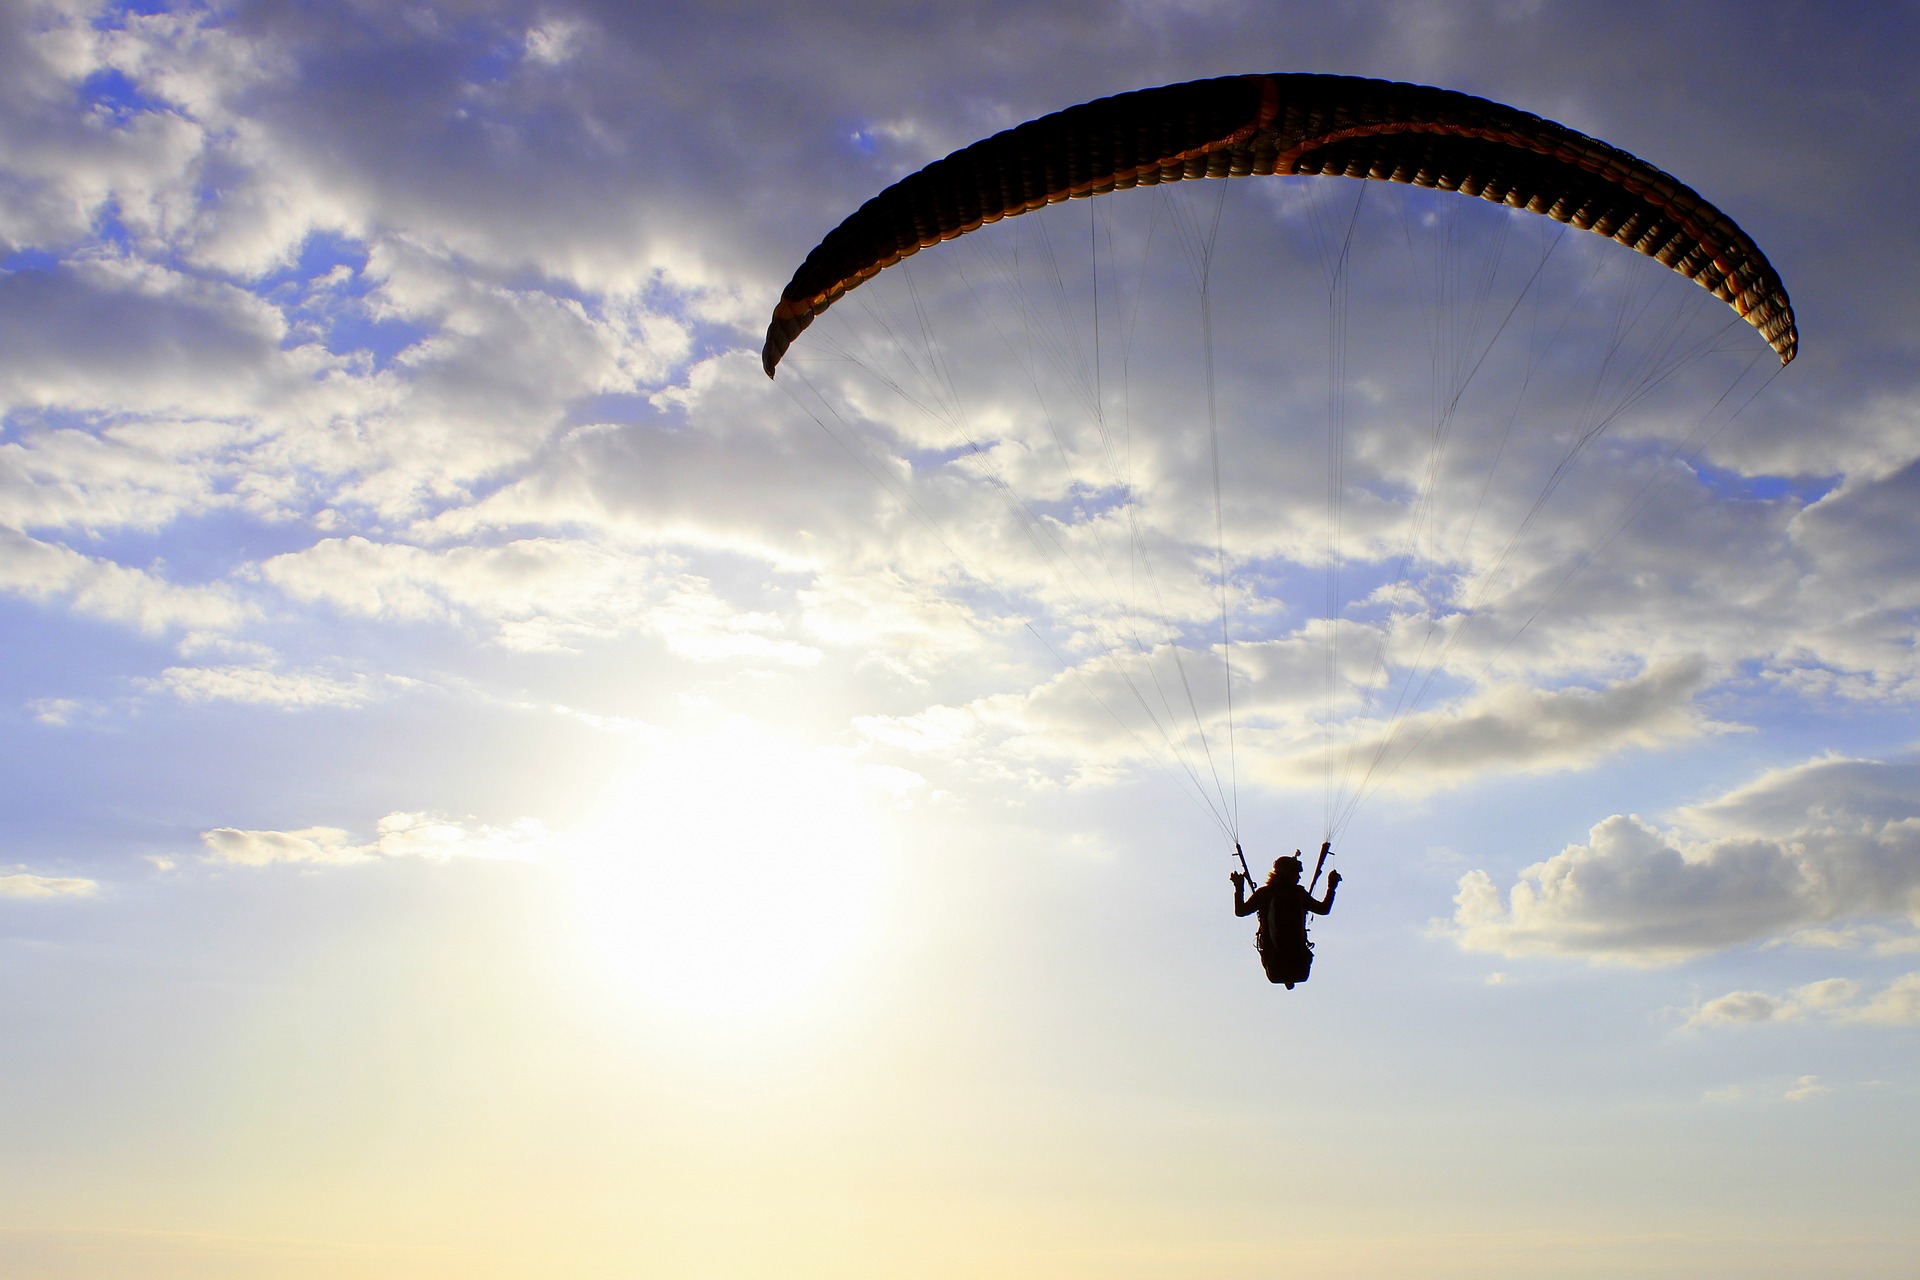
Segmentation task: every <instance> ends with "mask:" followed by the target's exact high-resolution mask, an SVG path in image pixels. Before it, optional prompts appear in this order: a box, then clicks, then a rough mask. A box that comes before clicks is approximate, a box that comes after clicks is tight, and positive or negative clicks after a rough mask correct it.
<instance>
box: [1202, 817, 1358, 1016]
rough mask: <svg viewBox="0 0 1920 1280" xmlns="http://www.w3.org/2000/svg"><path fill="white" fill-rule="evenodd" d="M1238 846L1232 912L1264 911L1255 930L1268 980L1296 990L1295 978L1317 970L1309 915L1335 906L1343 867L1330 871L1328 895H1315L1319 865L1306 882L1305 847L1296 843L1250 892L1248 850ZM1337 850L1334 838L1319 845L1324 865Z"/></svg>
mask: <svg viewBox="0 0 1920 1280" xmlns="http://www.w3.org/2000/svg"><path fill="white" fill-rule="evenodd" d="M1233 852H1234V854H1235V856H1236V857H1238V858H1239V859H1240V866H1241V870H1239V871H1235V872H1231V873H1230V874H1229V875H1228V877H1227V878H1228V879H1230V880H1231V881H1233V914H1234V915H1236V916H1249V915H1254V914H1256V913H1257V914H1258V915H1259V917H1260V927H1259V929H1258V930H1256V931H1255V933H1254V935H1253V942H1254V948H1255V949H1256V950H1257V951H1258V952H1259V953H1260V967H1261V968H1262V969H1264V970H1266V974H1267V981H1268V982H1273V983H1279V984H1281V985H1283V986H1285V987H1286V989H1287V990H1289V991H1291V990H1293V988H1294V984H1296V983H1300V982H1305V981H1306V980H1307V978H1308V977H1309V976H1310V975H1311V974H1312V972H1313V940H1312V939H1311V938H1309V937H1308V936H1307V915H1308V913H1312V914H1313V915H1316V916H1324V915H1328V914H1330V913H1331V912H1332V911H1333V895H1334V894H1335V893H1336V892H1338V890H1339V888H1340V880H1341V876H1340V873H1339V872H1338V871H1334V872H1332V873H1331V874H1330V875H1328V876H1327V896H1326V897H1324V898H1316V897H1314V896H1313V890H1314V889H1315V888H1317V887H1318V886H1319V883H1320V870H1319V867H1315V868H1314V873H1313V880H1314V883H1313V884H1312V885H1310V886H1307V887H1305V888H1302V887H1301V884H1300V874H1301V872H1302V870H1304V868H1303V866H1302V864H1301V862H1300V851H1299V850H1298V849H1296V850H1294V851H1293V854H1292V856H1290V857H1282V858H1275V859H1274V861H1273V870H1272V871H1270V872H1269V873H1268V874H1267V882H1266V883H1265V884H1263V885H1261V886H1260V887H1259V888H1257V889H1255V890H1254V891H1253V892H1252V893H1251V894H1249V893H1247V892H1246V887H1247V881H1248V880H1250V879H1251V878H1252V877H1251V876H1250V875H1249V874H1248V873H1247V871H1246V869H1245V868H1246V865H1247V856H1246V854H1245V853H1243V852H1241V849H1240V846H1239V845H1237V844H1236V845H1235V846H1234V847H1233ZM1332 852H1333V846H1332V845H1331V844H1322V845H1321V846H1320V866H1322V867H1323V866H1325V865H1326V862H1327V857H1328V855H1329V854H1331V853H1332Z"/></svg>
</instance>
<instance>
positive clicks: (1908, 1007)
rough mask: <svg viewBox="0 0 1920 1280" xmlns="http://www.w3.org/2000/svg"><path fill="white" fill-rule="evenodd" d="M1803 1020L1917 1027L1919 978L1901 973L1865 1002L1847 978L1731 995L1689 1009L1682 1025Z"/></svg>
mask: <svg viewBox="0 0 1920 1280" xmlns="http://www.w3.org/2000/svg"><path fill="white" fill-rule="evenodd" d="M1807 1019H1817V1020H1820V1021H1824V1022H1827V1023H1831V1024H1838V1025H1847V1024H1852V1025H1858V1024H1863V1023H1864V1024H1872V1025H1879V1026H1912V1025H1914V1024H1916V1023H1920V973H1908V974H1902V975H1901V976H1900V977H1898V978H1895V979H1893V981H1891V982H1889V983H1887V984H1886V985H1885V986H1883V987H1882V988H1881V989H1880V990H1878V991H1876V992H1874V993H1873V994H1872V995H1871V996H1866V997H1863V996H1862V989H1861V986H1860V984H1859V983H1858V982H1855V981H1854V980H1853V979H1851V978H1827V979H1825V980H1823V981H1820V982H1810V983H1807V984H1806V985H1805V986H1801V987H1796V988H1795V989H1794V990H1793V991H1791V992H1789V993H1788V994H1786V995H1784V996H1775V995H1769V994H1767V993H1766V992H1764V991H1734V992H1730V993H1728V994H1727V995H1724V996H1720V997H1718V998H1716V999H1713V1000H1708V1001H1705V1002H1703V1003H1701V1004H1699V1005H1697V1006H1695V1007H1694V1008H1693V1009H1692V1010H1691V1011H1689V1013H1688V1015H1687V1021H1686V1025H1687V1026H1688V1027H1707V1028H1712V1027H1732V1026H1744V1025H1751V1024H1755V1023H1762V1022H1795V1021H1803V1020H1807Z"/></svg>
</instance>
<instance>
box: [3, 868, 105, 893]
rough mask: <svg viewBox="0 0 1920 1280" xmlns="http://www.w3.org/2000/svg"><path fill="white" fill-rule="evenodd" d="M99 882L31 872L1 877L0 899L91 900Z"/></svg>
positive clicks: (12, 872)
mask: <svg viewBox="0 0 1920 1280" xmlns="http://www.w3.org/2000/svg"><path fill="white" fill-rule="evenodd" d="M99 888H100V886H99V884H98V883H97V882H95V881H92V880H88V879H85V878H83V877H79V876H42V875H35V874H33V873H32V872H30V871H11V872H8V873H6V874H4V875H0V898H89V897H92V896H93V895H94V893H96V892H97V891H98V890H99Z"/></svg>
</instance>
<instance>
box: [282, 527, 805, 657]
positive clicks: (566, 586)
mask: <svg viewBox="0 0 1920 1280" xmlns="http://www.w3.org/2000/svg"><path fill="white" fill-rule="evenodd" d="M259 575H260V577H261V578H263V579H264V580H265V581H267V582H268V583H270V584H272V585H273V586H276V587H278V588H279V589H281V590H282V591H284V592H286V593H287V594H288V595H289V596H291V597H292V598H294V599H296V600H306V601H321V602H324V603H327V604H330V605H332V606H334V607H335V608H338V609H340V610H342V611H343V612H346V613H350V614H355V615H359V616H362V617H370V618H378V619H382V620H385V621H392V622H431V621H451V622H460V623H478V624H480V625H482V626H485V627H487V628H489V629H490V630H492V632H493V638H494V640H495V641H496V643H498V644H500V645H502V646H503V647H505V648H508V649H514V650H520V651H523V652H552V651H562V652H564V651H570V650H572V649H574V648H575V647H577V646H578V645H580V644H581V643H584V642H586V641H590V640H593V639H596V638H605V637H609V636H613V635H618V634H620V633H622V632H630V631H637V632H642V633H645V634H651V635H655V636H658V637H660V638H661V639H662V640H664V641H665V642H666V644H667V645H668V647H669V648H670V649H671V650H672V651H673V652H674V653H676V654H678V655H679V656H681V657H684V658H688V659H690V660H692V661H696V662H715V661H721V660H724V659H731V658H741V659H747V660H755V661H766V662H774V663H780V664H784V665H810V664H812V663H814V662H815V661H817V660H818V657H819V654H818V652H817V651H816V650H814V649H812V648H810V647H808V646H805V645H801V644H797V643H795V642H793V641H791V640H788V639H786V638H785V637H784V632H785V631H786V628H787V624H786V622H785V620H784V619H783V618H782V617H781V616H779V615H778V614H775V613H772V612H767V611H763V610H755V609H750V608H741V607H737V606H735V605H733V604H730V603H729V602H727V601H726V600H724V599H723V598H722V597H721V596H720V594H719V593H718V592H717V591H716V589H715V587H714V584H713V583H712V582H710V581H708V580H707V579H705V578H702V577H699V576H696V575H693V574H688V573H684V572H681V571H680V568H679V565H678V562H677V561H675V560H672V559H659V558H653V557H648V556H642V555H636V554H634V553H632V552H630V551H626V550H623V549H621V548H618V547H607V546H602V545H599V544H596V543H591V542H586V541H582V540H579V539H562V538H522V539H518V540H515V541H512V542H508V543H505V544H504V545H501V546H491V547H489V546H455V547H449V548H444V549H437V548H428V547H417V546H409V545H406V544H403V543H390V542H373V541H370V540H368V539H366V538H362V537H359V536H354V537H348V538H329V539H326V540H324V541H322V542H319V543H316V544H315V545H314V546H312V547H309V548H307V549H306V550H304V551H298V552H289V553H287V554H285V555H280V556H275V557H273V558H272V559H270V560H267V561H266V562H264V563H263V564H262V565H261V566H260V568H259Z"/></svg>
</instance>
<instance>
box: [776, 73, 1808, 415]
mask: <svg viewBox="0 0 1920 1280" xmlns="http://www.w3.org/2000/svg"><path fill="white" fill-rule="evenodd" d="M1255 174H1282V175H1299V176H1304V175H1323V176H1333V177H1348V178H1371V179H1376V180H1380V181H1386V182H1402V183H1409V184H1411V185H1413V186H1419V187H1432V188H1436V189H1439V190H1443V191H1458V192H1460V193H1461V194H1463V195H1470V196H1479V197H1480V198H1481V199H1483V200H1493V201H1496V202H1499V203H1502V204H1506V205H1510V206H1512V207H1514V208H1525V209H1528V210H1531V211H1532V212H1534V213H1539V214H1544V215H1545V216H1547V217H1549V218H1553V219H1554V220H1556V221H1558V222H1564V223H1567V224H1569V225H1571V226H1574V227H1577V228H1580V229H1581V230H1585V231H1593V232H1596V233H1598V234H1600V235H1604V236H1607V237H1609V238H1611V239H1613V240H1617V241H1619V242H1620V243H1621V244H1623V245H1626V246H1627V247H1628V248H1630V249H1632V250H1634V251H1635V252H1637V253H1641V254H1645V255H1646V256H1647V257H1650V258H1653V259H1656V260H1657V261H1659V262H1661V263H1664V264H1665V265H1667V266H1669V267H1671V268H1673V269H1674V270H1675V271H1678V272H1679V273H1681V274H1682V275H1684V276H1686V277H1687V278H1688V279H1690V280H1693V281H1694V282H1696V283H1697V284H1699V285H1700V286H1701V287H1702V288H1705V289H1707V290H1709V291H1710V292H1712V293H1713V294H1714V296H1716V297H1718V298H1721V299H1724V300H1725V301H1726V302H1727V303H1728V304H1729V305H1731V306H1732V307H1733V309H1734V310H1735V311H1737V312H1738V313H1739V314H1740V315H1741V316H1742V317H1743V318H1744V319H1745V320H1746V321H1747V323H1749V324H1751V325H1752V326H1753V327H1754V328H1755V329H1757V330H1759V332H1760V334H1761V336H1762V337H1764V338H1765V339H1766V340H1767V343H1768V345H1770V346H1771V347H1772V348H1773V349H1774V351H1775V352H1776V353H1778V354H1779V356H1780V362H1781V363H1782V364H1785V363H1787V362H1788V361H1790V360H1792V359H1793V356H1794V351H1795V349H1796V347H1797V345H1798V340H1799V339H1798V335H1797V333H1796V331H1795V328H1794V321H1793V307H1792V304H1791V302H1790V301H1789V300H1788V298H1787V293H1786V289H1785V288H1784V287H1783V286H1782V285H1781V283H1780V277H1779V276H1778V275H1777V274H1776V273H1775V272H1774V270H1773V267H1772V266H1771V265H1770V264H1769V263H1768V262H1767V259H1766V256H1765V255H1764V254H1762V253H1761V252H1760V249H1759V247H1758V246H1757V245H1755V244H1754V242H1753V240H1752V239H1751V238H1749V237H1748V236H1747V234H1746V233H1745V232H1743V231H1741V230H1740V228H1739V227H1738V226H1736V225H1735V224H1734V223H1733V221H1732V220H1731V219H1730V218H1728V217H1727V216H1726V215H1725V214H1723V213H1721V212H1720V211H1719V210H1718V209H1716V208H1714V207H1713V206H1712V205H1711V204H1708V203H1707V202H1706V201H1705V200H1703V199H1702V198H1701V197H1700V196H1699V195H1698V194H1697V193H1696V192H1694V191H1693V190H1692V189H1691V188H1690V187H1687V186H1685V185H1684V184H1682V183H1681V182H1679V181H1678V180H1677V179H1675V178H1673V177H1671V176H1670V175H1668V174H1666V173H1664V172H1662V171H1661V170H1659V169H1656V168H1654V167H1653V166H1652V165H1650V164H1647V163H1646V162H1644V161H1642V160H1638V159H1636V158H1635V157H1633V156H1631V155H1629V154H1627V153H1626V152H1624V151H1621V150H1619V149H1618V148H1616V147H1610V146H1608V145H1607V144H1606V143H1604V142H1599V141H1597V140H1595V139H1593V138H1589V137H1587V136H1586V135H1585V134H1582V133H1578V132H1575V131H1574V130H1572V129H1568V128H1566V127H1564V126H1562V125H1558V124H1554V123H1553V122H1552V121H1550V120H1543V119H1541V118H1540V117H1538V116H1535V115H1530V114H1528V113H1527V112H1524V111H1517V110H1515V109H1514V108H1512V107H1503V106H1501V105H1500V104H1498V103H1495V102H1488V101H1486V100H1485V99H1483V98H1475V97H1471V96H1469V95H1467V94H1463V93H1454V92H1451V91H1449V90H1445V89H1432V88H1426V87H1423V86H1419V85H1408V84H1396V83H1393V82H1391V81H1385V80H1368V79H1362V78H1358V77H1353V76H1327V75H1250V76H1227V77H1222V78H1220V79H1214V80H1195V81H1192V82H1189V83H1187V84H1176V85H1167V86H1165V87H1163V88H1159V89H1142V90H1138V91H1136V92H1133V93H1123V94H1119V95H1117V96H1115V97H1111V98H1102V99H1100V100H1098V101H1096V102H1088V103H1084V104H1082V105H1080V106H1077V107H1069V108H1068V109H1067V110H1065V111H1059V112H1055V113H1054V114H1052V115H1049V116H1043V117H1042V118H1040V119H1038V120H1033V121H1030V122H1028V123H1026V124H1023V125H1019V126H1017V127H1015V128H1012V129H1009V130H1007V131H1006V132H1004V133H999V134H995V135H994V136H993V137H991V138H987V139H985V140H984V141H981V142H976V143H974V144H973V145H972V146H970V147H966V148H963V149H962V150H959V151H956V152H954V153H953V154H952V155H950V156H948V157H947V158H946V159H944V160H939V161H936V162H934V163H933V164H930V165H928V166H927V167H926V168H924V169H922V170H920V171H919V172H918V173H915V174H912V175H910V176H908V177H906V178H903V179H901V180H900V181H899V182H896V183H894V184H893V185H892V186H891V187H888V188H887V189H886V190H885V191H883V192H881V193H880V194H879V195H877V196H875V197H874V198H873V199H872V200H869V201H868V202H867V203H866V204H864V205H862V206H861V207H860V208H859V209H858V210H857V211H856V212H855V213H854V214H853V215H852V216H851V217H849V218H848V219H847V220H846V221H845V222H842V223H841V224H840V225H839V226H838V227H835V228H834V229H833V231H831V232H830V233H828V235H827V237H826V239H824V240H822V241H821V242H820V243H819V245H818V246H816V247H815V248H814V250H813V252H812V253H810V254H808V255H807V259H806V261H805V262H803V263H802V264H801V265H800V269H799V270H798V271H796V272H795V273H794V276H793V280H792V281H791V282H790V283H789V284H788V285H787V288H786V291H785V292H784V293H783V294H782V295H781V298H780V303H779V305H778V306H777V307H776V308H775V309H774V313H773V320H772V322H771V323H770V324H769V325H768V326H767V341H766V346H765V348H764V349H763V351H762V354H761V363H762V366H763V367H764V368H765V369H766V371H767V376H768V377H772V376H773V373H774V370H775V369H776V368H777V367H778V365H779V363H780V358H781V356H783V355H784V354H786V350H787V348H788V347H789V346H790V345H792V343H793V340H794V339H795V338H796V337H798V336H799V334H800V332H801V331H802V330H803V329H805V328H806V327H807V326H808V325H809V324H811V323H812V322H813V318H814V317H815V316H817V315H819V314H820V313H821V312H822V311H825V310H826V309H827V308H828V307H830V306H832V305H833V303H834V302H835V300H837V299H838V298H840V297H841V296H842V295H843V294H845V293H846V292H847V291H848V290H850V289H853V288H856V287H857V286H859V285H860V284H861V283H862V282H863V281H865V280H868V279H871V278H872V277H873V276H874V275H875V274H877V273H879V272H880V271H882V270H885V269H886V268H887V267H889V266H892V265H893V264H894V263H896V262H899V261H900V260H901V259H902V258H905V257H907V256H909V255H910V254H914V253H917V252H919V251H920V250H921V249H925V248H928V247H930V246H932V245H936V244H938V243H940V242H941V241H942V240H951V239H953V238H954V237H956V236H961V235H965V234H966V233H967V232H969V231H972V230H975V229H976V228H978V227H980V226H982V225H984V224H986V223H989V222H997V221H999V220H1000V219H1001V218H1008V217H1013V216H1015V215H1018V214H1022V213H1027V212H1029V211H1031V210H1034V209H1038V208H1041V207H1043V206H1045V205H1049V204H1057V203H1059V202H1061V201H1063V200H1077V199H1081V198H1083V197H1086V196H1092V195H1099V194H1102V193H1104V192H1108V191H1115V190H1120V189H1124V188H1127V187H1134V186H1153V185H1155V184H1157V183H1162V182H1177V181H1180V180H1181V179H1185V178H1226V177H1244V176H1248V175H1255Z"/></svg>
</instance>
